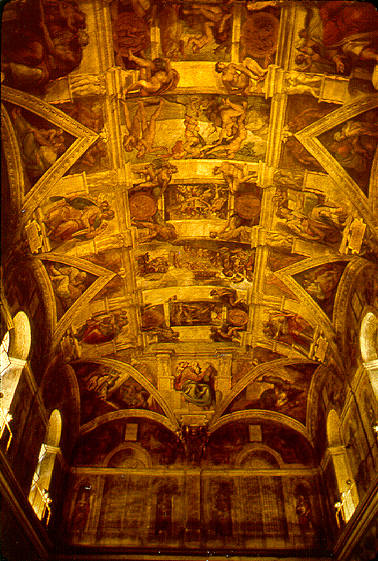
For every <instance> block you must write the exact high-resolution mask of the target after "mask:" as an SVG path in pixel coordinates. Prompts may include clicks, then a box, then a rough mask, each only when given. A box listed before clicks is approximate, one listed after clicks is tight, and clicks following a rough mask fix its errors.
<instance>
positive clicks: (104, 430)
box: [2, 0, 378, 548]
mask: <svg viewBox="0 0 378 561" xmlns="http://www.w3.org/2000/svg"><path fill="white" fill-rule="evenodd" d="M307 4H308V5H307ZM30 22H32V23H33V25H31V24H30ZM377 23H378V15H377V12H376V11H375V9H374V7H373V5H372V4H369V3H367V2H366V3H356V2H332V1H326V2H311V3H304V2H303V3H302V2H295V1H293V2H289V1H279V0H278V1H269V2H265V1H264V2H260V1H253V0H246V1H241V0H240V1H237V0H224V1H223V0H222V1H221V0H219V1H210V0H209V1H207V2H201V1H199V2H189V1H188V2H186V1H185V0H182V1H173V0H172V1H171V0H114V1H110V0H83V1H74V0H65V1H62V2H54V1H51V0H41V1H40V2H37V1H34V0H28V1H26V2H22V1H16V0H14V1H12V2H10V3H9V4H7V6H6V7H5V10H4V13H3V22H2V40H3V49H2V127H3V129H2V130H3V144H4V166H6V169H7V172H8V178H9V188H10V195H9V197H8V208H9V218H8V221H9V229H8V231H7V232H6V233H5V238H6V242H8V243H9V245H10V247H11V248H14V247H15V246H17V247H18V251H19V252H21V253H22V259H23V260H22V263H24V261H25V260H26V261H27V263H28V266H29V267H30V269H31V270H32V271H33V276H34V279H35V280H33V281H31V280H30V279H28V278H25V276H23V272H22V270H21V269H22V267H23V265H22V266H20V267H19V268H18V267H17V264H16V265H15V262H13V265H12V267H13V269H12V275H13V276H12V275H11V277H10V278H11V280H10V281H9V282H10V285H11V284H12V279H13V281H14V279H16V278H17V279H21V280H22V282H23V283H24V285H23V286H24V291H26V292H28V291H30V293H32V290H31V288H30V287H31V285H30V283H33V282H34V283H35V282H37V284H38V287H39V291H40V292H41V293H42V295H43V299H44V302H45V304H46V307H47V310H48V314H47V317H48V321H47V323H46V325H43V326H41V329H44V330H45V332H46V340H48V341H49V345H50V346H51V359H53V358H54V357H56V356H59V357H61V358H63V360H64V361H65V362H66V364H67V365H68V366H69V368H70V369H71V372H72V373H73V375H74V377H75V380H76V381H75V384H76V388H77V392H79V396H80V425H81V428H80V437H79V438H78V441H77V443H76V445H75V450H74V454H73V458H72V465H73V466H74V468H73V471H72V474H71V475H72V483H71V484H70V488H69V489H70V490H69V493H70V501H71V502H69V504H68V503H67V506H66V509H65V514H64V516H65V519H66V528H67V529H66V533H67V536H68V538H67V539H68V540H70V541H71V542H72V543H84V544H93V543H98V544H108V545H109V544H110V545H117V544H120V543H121V544H127V545H129V546H140V545H146V544H149V545H152V546H153V545H159V544H162V543H164V544H167V545H173V546H178V545H180V544H181V545H182V544H185V547H189V548H190V547H197V546H198V545H199V544H207V545H208V546H209V547H231V546H232V547H234V548H238V547H239V548H245V547H254V546H256V547H261V546H264V547H267V548H269V547H271V546H272V544H273V543H274V544H275V545H277V544H278V546H281V547H284V546H285V545H287V544H288V543H289V544H291V546H293V547H294V546H295V544H296V543H301V544H302V545H303V546H319V544H320V545H321V544H322V536H321V533H320V531H319V525H320V524H321V517H322V514H321V508H320V506H319V505H318V503H317V501H318V499H317V498H316V496H315V495H316V492H315V490H314V489H315V487H316V485H318V483H314V481H313V478H314V477H315V476H314V472H313V471H311V470H312V467H313V466H315V465H317V462H318V461H319V457H320V456H321V454H322V450H324V446H325V444H324V442H323V440H324V438H323V437H322V432H321V430H320V428H319V425H320V424H322V423H323V424H324V417H322V415H323V414H324V415H325V413H324V411H323V412H322V409H321V408H322V407H323V408H324V407H325V408H326V409H327V407H328V408H329V407H330V406H332V407H333V408H336V410H337V409H339V408H340V407H341V405H342V403H343V398H342V389H343V380H344V379H345V376H346V374H345V373H346V371H347V370H348V369H349V370H350V369H353V368H354V367H355V365H356V361H357V359H358V357H357V356H356V351H355V343H356V339H357V325H358V321H359V314H360V313H361V310H362V309H363V308H364V307H366V306H369V305H373V304H374V298H375V294H376V286H374V282H373V281H369V282H367V281H366V282H362V281H359V280H358V279H368V278H369V275H370V276H371V271H372V270H373V267H374V262H375V261H376V257H377V249H376V248H377V246H376V223H375V219H374V213H375V210H376V203H377V199H376V197H377V171H376V170H377V162H378V160H377V156H376V148H377V142H378V129H377V117H378V96H377V93H376V88H377V87H378V78H377V70H376V68H377V67H376V63H377V60H378V54H377V53H378V50H377V43H376V41H377V39H376V36H375V34H374V33H373V32H376V29H377ZM357 36H358V40H357V39H356V37H357ZM12 251H13V249H12V250H11V251H10V254H9V255H10V257H9V260H10V261H12V258H13V260H14V261H15V260H16V261H17V259H18V258H19V253H15V255H16V259H15V258H14V256H13V257H12ZM358 275H359V276H358ZM356 279H357V280H356ZM352 281H353V282H352ZM351 283H352V284H351ZM351 287H352V288H351ZM351 290H352V291H354V300H353V299H352V300H351V302H354V306H355V308H354V309H353V310H349V311H347V310H345V301H346V300H345V298H346V293H348V295H349V296H350V291H351ZM349 296H348V297H349ZM340 317H342V318H344V319H343V320H340ZM347 318H348V321H349V322H352V323H350V324H349V325H350V328H349V329H348V330H347V331H346V330H345V325H346V323H345V322H346V321H347ZM353 322H354V323H353ZM52 383H56V384H57V385H58V386H59V380H58V378H57V377H56V380H55V382H54V381H53V382H52ZM335 388H339V390H337V389H335ZM320 396H323V399H325V401H324V402H323V401H322V403H321V404H320V401H319V400H320ZM324 396H325V398H324ZM324 403H325V405H324ZM330 404H331V405H330ZM252 452H253V453H252ZM248 466H255V467H256V469H267V468H269V469H272V470H273V472H274V474H273V475H272V476H271V477H270V478H265V479H261V478H260V479H259V478H258V477H255V476H253V475H251V476H249V478H246V477H242V476H241V475H240V470H245V469H248ZM100 468H103V469H104V468H106V470H105V471H106V473H105V472H101V469H100ZM109 468H114V469H115V470H120V469H121V471H122V469H130V470H134V471H128V472H127V475H125V476H122V477H125V478H126V479H122V480H121V479H120V476H119V475H117V473H118V472H117V471H114V472H112V471H111V470H110V469H109ZM152 468H154V470H155V471H153V470H152ZM168 468H169V470H170V471H169V472H167V470H168ZM197 468H201V469H202V471H201V472H200V471H199V470H198V469H197ZM289 468H290V469H292V470H293V469H294V468H295V469H296V470H297V471H295V469H294V471H292V472H289V471H288V472H287V473H289V475H287V477H286V478H285V477H283V476H282V477H281V476H278V475H279V471H278V470H279V469H286V470H289ZM356 469H357V468H356ZM148 470H150V471H148ZM191 470H192V471H191ZM210 470H212V471H210ZM238 470H239V471H238ZM274 470H276V471H274ZM285 473H286V472H285ZM290 473H292V475H290ZM125 481H126V482H125ZM146 489H148V496H149V497H150V498H149V502H148V501H147V502H148V505H147V509H148V513H149V514H148V516H149V523H148V524H147V525H145V524H143V520H144V515H145V513H144V508H145V500H146ZM200 489H201V490H202V491H201V492H200ZM201 493H202V497H203V498H202V499H200V498H199V497H200V494H201ZM172 497H173V499H172ZM257 497H261V500H260V499H259V500H258V499H257ZM201 501H203V504H202V503H201ZM259 501H260V502H259ZM264 501H265V502H264ZM269 501H270V502H269ZM239 503H240V505H241V506H240V509H237V507H236V506H235V505H237V504H239ZM288 503H290V505H291V507H290V508H291V511H290V512H291V514H290V513H289V514H288V511H287V507H286V511H285V504H288ZM201 504H202V506H201ZM248 505H249V506H248ZM259 505H260V506H259ZM261 505H263V506H261ZM251 508H252V509H255V510H254V513H255V514H254V519H253V520H252V519H251V517H250V516H249V514H248V512H250V511H249V510H248V509H251ZM125 511H127V512H128V517H127V518H125V515H124V514H122V513H124V512H125ZM267 512H268V513H270V515H269V516H270V518H269V519H268V518H267V514H266V513H267ZM262 535H264V536H265V537H264V541H263V542H261V539H262V538H261V536H262Z"/></svg>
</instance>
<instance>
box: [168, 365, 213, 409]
mask: <svg viewBox="0 0 378 561" xmlns="http://www.w3.org/2000/svg"><path fill="white" fill-rule="evenodd" d="M214 374H215V368H214V367H213V366H212V365H211V364H208V365H207V366H206V367H205V368H204V369H203V368H202V367H201V366H200V364H199V363H198V362H191V363H189V362H181V363H180V364H179V366H178V368H177V372H176V379H175V383H174V387H175V389H176V390H179V391H182V392H183V394H184V395H185V399H186V401H189V402H190V403H194V404H195V405H199V406H200V407H209V406H210V405H212V403H213V402H214V397H215V396H214Z"/></svg>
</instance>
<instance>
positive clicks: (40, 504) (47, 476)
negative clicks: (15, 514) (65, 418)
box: [29, 409, 62, 524]
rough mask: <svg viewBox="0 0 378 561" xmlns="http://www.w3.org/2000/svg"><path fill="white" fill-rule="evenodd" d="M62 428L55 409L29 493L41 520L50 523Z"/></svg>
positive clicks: (31, 502) (60, 419) (58, 414)
mask: <svg viewBox="0 0 378 561" xmlns="http://www.w3.org/2000/svg"><path fill="white" fill-rule="evenodd" d="M61 430H62V418H61V415H60V413H59V411H58V410H57V409H55V410H54V411H53V412H52V413H51V415H50V419H49V424H48V426H47V431H46V438H45V441H44V442H43V444H42V446H41V449H40V451H39V457H38V464H37V467H36V469H35V472H34V475H33V481H32V485H31V489H30V493H29V502H30V504H31V505H32V507H33V509H34V512H35V513H36V515H37V516H38V518H39V519H40V520H44V521H45V522H46V524H48V521H49V518H50V503H51V499H50V497H49V487H50V481H51V477H52V474H53V471H54V465H55V459H56V455H57V453H58V452H59V442H60V435H61Z"/></svg>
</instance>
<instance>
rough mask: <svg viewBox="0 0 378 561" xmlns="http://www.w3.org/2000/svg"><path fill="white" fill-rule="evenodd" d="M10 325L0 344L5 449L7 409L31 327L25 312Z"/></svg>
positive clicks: (0, 433) (1, 423)
mask: <svg viewBox="0 0 378 561" xmlns="http://www.w3.org/2000/svg"><path fill="white" fill-rule="evenodd" d="M10 323H11V327H10V329H9V331H7V332H6V333H5V335H4V338H3V340H2V342H1V368H0V377H1V388H0V392H1V393H0V438H1V437H3V435H4V433H5V432H7V444H6V448H7V449H8V447H9V445H10V442H11V439H12V431H11V427H10V425H9V423H10V421H11V420H12V417H11V415H10V413H9V409H10V405H11V403H12V400H13V397H14V394H15V393H16V389H17V386H18V382H19V379H20V376H21V373H22V370H23V368H24V366H25V363H26V360H27V358H28V355H29V352H30V346H31V327H30V322H29V318H28V316H27V315H26V314H25V312H23V311H19V312H18V313H17V314H16V315H15V317H14V318H13V319H12V320H11V322H10Z"/></svg>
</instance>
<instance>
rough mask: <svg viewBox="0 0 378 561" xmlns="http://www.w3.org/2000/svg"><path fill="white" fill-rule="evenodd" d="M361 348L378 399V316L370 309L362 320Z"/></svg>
mask: <svg viewBox="0 0 378 561" xmlns="http://www.w3.org/2000/svg"><path fill="white" fill-rule="evenodd" d="M360 349H361V356H362V360H363V363H364V367H365V369H366V371H367V373H368V376H369V379H370V383H371V385H372V387H373V391H374V394H375V397H376V398H377V399H378V317H377V314H376V311H375V309H368V310H367V311H366V313H365V315H364V317H363V319H362V322H361V331H360Z"/></svg>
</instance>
